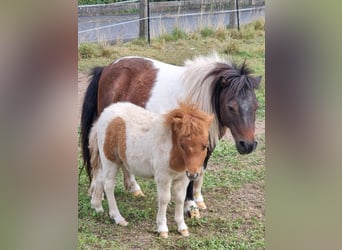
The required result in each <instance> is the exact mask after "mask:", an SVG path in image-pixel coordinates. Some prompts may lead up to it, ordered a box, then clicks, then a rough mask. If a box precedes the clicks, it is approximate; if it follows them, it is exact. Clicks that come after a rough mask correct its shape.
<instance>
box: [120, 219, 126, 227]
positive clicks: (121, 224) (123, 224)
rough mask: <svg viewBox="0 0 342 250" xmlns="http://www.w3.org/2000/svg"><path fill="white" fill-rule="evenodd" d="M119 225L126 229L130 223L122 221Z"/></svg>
mask: <svg viewBox="0 0 342 250" xmlns="http://www.w3.org/2000/svg"><path fill="white" fill-rule="evenodd" d="M118 225H120V226H123V227H126V226H127V225H128V222H127V221H125V220H122V221H120V222H118Z"/></svg>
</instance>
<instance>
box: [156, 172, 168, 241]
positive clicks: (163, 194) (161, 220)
mask: <svg viewBox="0 0 342 250" xmlns="http://www.w3.org/2000/svg"><path fill="white" fill-rule="evenodd" d="M156 183H157V193H158V213H157V230H158V233H159V235H160V237H162V238H167V237H168V236H169V235H168V232H169V229H168V227H167V221H166V210H167V205H168V203H169V202H170V199H171V192H170V188H171V178H168V179H165V178H163V179H159V178H156Z"/></svg>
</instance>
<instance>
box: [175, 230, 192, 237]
mask: <svg viewBox="0 0 342 250" xmlns="http://www.w3.org/2000/svg"><path fill="white" fill-rule="evenodd" d="M178 232H179V233H180V234H181V235H182V236H185V237H187V236H189V235H190V234H189V230H188V229H183V230H179V231H178Z"/></svg>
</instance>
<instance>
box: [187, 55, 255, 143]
mask: <svg viewBox="0 0 342 250" xmlns="http://www.w3.org/2000/svg"><path fill="white" fill-rule="evenodd" d="M184 66H185V72H184V74H183V77H182V80H183V83H184V87H185V92H186V95H187V97H188V98H189V99H190V100H192V101H193V102H194V103H197V104H198V105H199V108H200V109H201V110H203V111H204V112H206V113H209V114H214V119H213V122H212V126H211V128H210V131H209V135H210V136H209V137H210V138H209V140H210V147H211V148H212V149H213V148H214V147H215V145H216V144H217V143H218V141H219V139H220V138H221V137H222V136H223V133H224V131H225V128H224V127H223V125H222V124H220V122H219V117H218V114H219V112H220V111H219V106H218V105H219V103H217V101H218V99H219V96H220V93H221V91H222V90H223V88H228V91H229V93H230V94H231V95H238V96H240V95H243V94H245V93H246V90H247V89H254V88H256V87H257V86H256V85H257V84H256V81H253V79H252V78H251V77H250V73H251V70H250V69H248V67H247V65H246V63H245V62H243V63H242V65H241V66H237V65H236V64H233V63H232V62H230V61H227V60H226V59H224V58H222V57H219V56H218V55H217V54H216V53H214V54H213V55H211V56H209V57H204V56H199V57H197V58H195V59H193V60H187V61H185V65H184Z"/></svg>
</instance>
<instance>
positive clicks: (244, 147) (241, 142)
mask: <svg viewBox="0 0 342 250" xmlns="http://www.w3.org/2000/svg"><path fill="white" fill-rule="evenodd" d="M239 144H240V146H241V147H242V148H243V149H247V143H246V142H245V141H239Z"/></svg>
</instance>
